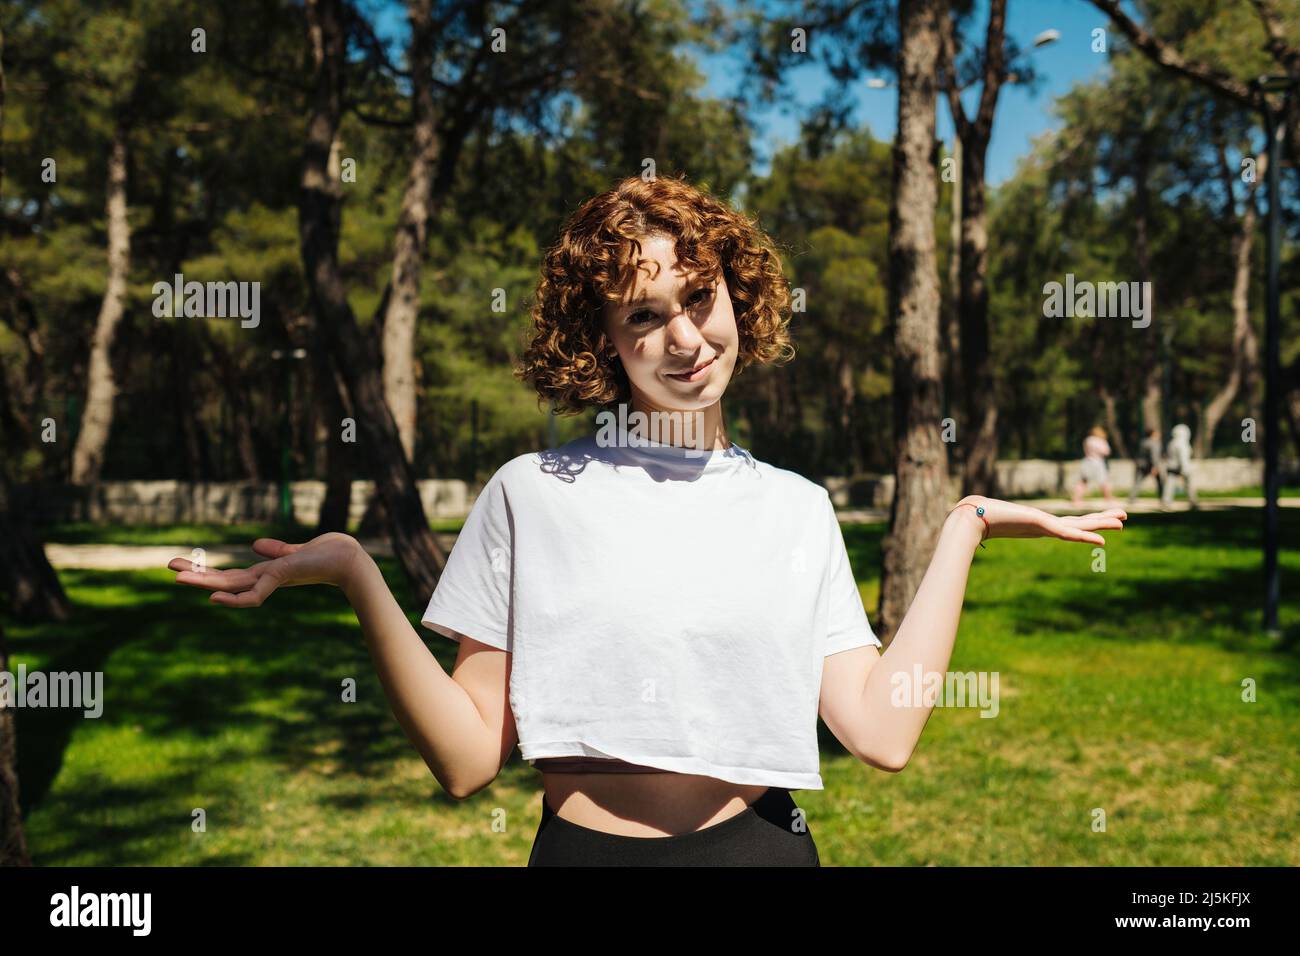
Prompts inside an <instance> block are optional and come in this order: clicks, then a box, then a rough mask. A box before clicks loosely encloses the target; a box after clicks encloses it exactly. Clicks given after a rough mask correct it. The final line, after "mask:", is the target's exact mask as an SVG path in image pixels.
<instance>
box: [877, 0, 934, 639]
mask: <svg viewBox="0 0 1300 956" xmlns="http://www.w3.org/2000/svg"><path fill="white" fill-rule="evenodd" d="M941 14H945V15H946V7H945V5H944V4H942V3H941V2H940V0H900V3H899V11H898V19H899V36H900V37H902V42H901V47H900V49H899V60H898V134H897V139H896V140H895V143H894V163H893V187H894V188H893V198H892V202H891V204H890V212H889V276H890V283H889V297H890V310H889V311H890V315H891V317H892V319H893V326H894V328H893V332H894V355H893V363H894V389H893V402H894V482H895V484H894V501H893V505H892V506H891V508H890V515H889V534H888V536H887V537H886V538H885V542H884V548H883V551H884V555H883V558H884V559H883V568H882V575H881V582H880V610H879V614H878V618H877V625H876V626H877V630H878V631H879V632H880V633H881V635H882V637H883V638H888V637H890V636H892V635H893V633H894V631H895V629H896V628H897V627H898V625H899V624H900V623H901V622H902V620H903V615H904V614H905V613H906V611H907V608H908V606H909V605H910V604H911V602H912V598H913V597H914V596H915V595H916V589H917V588H918V587H919V586H920V583H921V578H922V576H923V575H924V573H925V569H926V566H927V564H928V563H929V560H930V556H931V554H932V553H933V551H934V545H935V541H936V540H937V538H938V534H939V529H940V526H941V525H942V523H943V516H944V509H943V505H944V502H946V501H947V498H948V487H947V484H948V459H947V455H946V453H945V451H944V447H943V442H942V441H941V440H940V434H939V417H940V415H941V414H942V408H943V401H942V400H943V387H942V378H941V377H942V374H943V373H942V368H941V364H942V363H941V361H940V358H939V272H938V264H937V262H936V259H935V236H934V212H935V205H936V203H937V202H938V190H937V183H936V180H937V176H936V174H935V166H934V145H935V144H934V123H935V94H936V83H935V72H936V62H937V58H938V50H939V17H940V15H941Z"/></svg>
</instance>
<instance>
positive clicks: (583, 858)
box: [528, 787, 821, 866]
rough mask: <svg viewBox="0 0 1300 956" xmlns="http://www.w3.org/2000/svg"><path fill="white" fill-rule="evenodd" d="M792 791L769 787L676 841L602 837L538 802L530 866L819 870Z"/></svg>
mask: <svg viewBox="0 0 1300 956" xmlns="http://www.w3.org/2000/svg"><path fill="white" fill-rule="evenodd" d="M794 811H795V802H794V800H793V799H792V798H791V797H790V791H789V790H785V789H782V788H779V787H769V788H768V789H767V790H766V791H764V793H763V795H762V796H761V797H759V798H758V799H757V800H756V801H754V803H752V804H750V805H749V806H748V807H746V808H745V809H744V810H742V811H741V812H740V813H737V814H736V815H735V816H731V817H728V818H727V819H726V820H723V821H722V822H721V823H715V824H713V825H712V826H708V827H705V828H704V829H703V830H696V831H694V832H692V833H681V834H678V835H676V836H663V837H636V836H624V835H622V834H618V833H604V832H602V831H600V830H592V829H590V828H588V827H584V826H580V825H579V824H576V823H574V822H572V821H571V820H565V819H563V818H562V817H558V816H556V815H555V811H554V810H553V809H552V808H551V806H550V804H549V803H547V802H546V796H545V794H543V796H542V822H541V824H540V825H539V826H538V828H537V836H536V838H535V839H534V840H533V851H532V854H531V855H530V856H529V858H528V865H529V866H821V860H820V859H819V858H818V856H817V845H816V844H815V843H814V842H813V837H812V833H811V831H809V830H808V829H807V825H806V823H804V822H803V820H802V814H796V813H795V812H794Z"/></svg>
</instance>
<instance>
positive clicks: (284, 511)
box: [271, 349, 307, 524]
mask: <svg viewBox="0 0 1300 956" xmlns="http://www.w3.org/2000/svg"><path fill="white" fill-rule="evenodd" d="M306 357H307V350H306V349H272V350H271V358H272V359H274V360H275V361H280V360H281V359H284V360H285V361H286V365H285V372H284V431H283V435H282V440H281V443H280V519H281V520H282V521H283V522H284V523H285V524H289V523H291V522H292V521H293V501H292V498H291V496H290V494H289V446H290V444H292V442H293V368H294V366H293V361H296V360H301V359H305V358H306Z"/></svg>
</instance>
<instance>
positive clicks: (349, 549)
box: [167, 532, 361, 607]
mask: <svg viewBox="0 0 1300 956" xmlns="http://www.w3.org/2000/svg"><path fill="white" fill-rule="evenodd" d="M253 551H254V552H255V553H257V554H260V555H262V556H263V557H265V558H268V559H270V560H267V561H259V562H258V563H257V564H253V565H250V566H249V567H247V568H234V569H230V570H226V571H213V570H209V569H206V568H204V569H195V566H194V563H193V562H192V561H190V560H188V559H186V558H172V559H171V561H169V562H168V563H167V567H168V569H170V570H172V571H177V572H179V573H178V574H177V575H176V583H177V584H188V585H191V586H193V587H197V588H205V589H207V590H209V591H211V592H212V598H211V600H212V602H213V603H214V604H221V605H224V606H226V607H259V606H260V605H261V604H262V602H263V601H265V600H266V599H267V598H268V597H270V595H271V592H272V591H274V590H275V589H276V588H281V587H296V586H299V585H303V584H335V585H337V584H339V583H340V582H342V581H343V580H344V579H345V577H346V576H347V573H348V570H349V569H350V568H351V566H352V562H353V560H354V559H355V557H356V556H357V554H358V553H360V551H361V548H360V546H359V545H358V544H357V541H356V539H355V538H353V537H352V536H351V535H346V534H340V533H338V532H330V533H328V534H322V535H320V536H318V537H315V538H312V539H311V540H310V541H307V542H305V543H303V544H289V543H288V542H286V541H281V540H279V539H278V538H258V539H257V540H256V541H254V542H253Z"/></svg>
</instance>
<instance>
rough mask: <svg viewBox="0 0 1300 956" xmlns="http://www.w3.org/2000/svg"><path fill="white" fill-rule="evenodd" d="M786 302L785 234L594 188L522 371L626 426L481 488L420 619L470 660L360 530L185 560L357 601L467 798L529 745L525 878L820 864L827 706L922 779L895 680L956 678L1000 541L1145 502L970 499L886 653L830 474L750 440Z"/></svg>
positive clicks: (775, 359) (912, 722)
mask: <svg viewBox="0 0 1300 956" xmlns="http://www.w3.org/2000/svg"><path fill="white" fill-rule="evenodd" d="M788 310H789V288H788V285H787V283H786V280H785V278H784V276H783V274H782V272H781V264H780V257H779V256H778V254H777V253H776V251H775V249H774V247H773V245H772V243H771V240H770V239H768V237H767V236H766V235H764V234H763V232H762V231H761V230H760V229H759V228H758V226H757V224H756V223H754V222H753V221H752V220H751V219H750V218H749V217H746V216H744V215H742V214H741V213H739V212H737V211H735V210H733V209H731V208H730V207H729V206H727V205H726V204H725V203H723V202H721V201H719V200H717V199H716V198H714V197H712V196H709V195H708V194H707V193H705V192H703V191H701V190H699V189H697V188H695V187H693V186H691V185H689V184H687V183H685V182H683V181H681V180H677V179H670V178H663V177H661V178H658V179H655V180H651V181H648V182H647V181H645V180H643V179H641V178H640V177H638V176H633V177H629V178H628V179H626V180H624V181H622V182H620V183H619V184H618V185H617V186H616V187H615V188H613V189H611V190H609V191H607V192H604V193H601V194H600V195H598V196H595V197H593V198H591V199H589V200H587V201H586V202H585V203H583V204H582V206H581V207H580V208H579V209H578V210H577V211H576V212H575V213H574V214H573V216H572V217H571V218H570V220H569V221H568V222H567V223H566V224H565V226H564V229H563V232H562V235H561V237H560V240H559V242H557V243H556V245H555V246H554V247H553V248H551V249H550V250H549V251H548V253H547V255H546V259H545V263H544V266H543V271H542V277H541V280H540V282H539V285H538V294H537V304H536V306H535V307H534V310H533V318H534V329H533V334H532V338H531V341H530V342H529V344H528V346H527V348H526V350H525V354H524V358H523V362H522V363H521V365H520V367H519V374H520V376H521V377H522V378H523V379H524V380H525V381H526V382H528V383H529V384H530V385H531V386H532V387H533V388H534V390H535V391H536V392H537V394H538V396H539V399H541V400H546V401H550V402H554V403H555V405H556V407H557V408H559V409H560V410H562V411H566V412H576V411H581V410H583V409H586V408H597V409H600V410H601V411H603V412H610V413H612V414H613V416H614V417H613V418H612V419H606V420H604V422H603V424H600V427H599V429H598V431H597V432H596V433H595V434H593V435H591V436H589V437H587V438H585V439H581V440H579V441H577V442H571V443H569V444H568V445H565V446H563V447H561V448H558V449H547V450H545V451H543V452H539V453H536V454H529V455H521V456H518V457H516V458H514V459H512V460H511V461H509V462H507V463H505V464H504V465H502V467H501V468H500V469H498V470H497V472H496V473H495V474H494V475H493V476H492V478H491V480H489V481H488V483H487V485H486V486H485V487H484V488H483V490H482V491H481V492H480V494H479V496H478V498H477V499H476V501H475V503H474V506H473V508H472V510H471V513H470V515H469V516H468V518H467V519H466V522H465V526H464V530H463V531H462V532H461V535H460V537H459V538H458V539H457V541H456V544H455V546H454V547H453V549H452V551H451V554H450V557H449V560H448V563H447V566H446V568H445V569H444V571H443V574H442V577H441V579H440V581H439V583H438V586H437V588H436V590H435V592H434V594H433V595H432V596H431V599H430V601H429V604H428V607H427V608H426V610H425V613H424V615H423V617H422V621H423V623H424V625H425V626H426V627H429V628H431V629H432V630H433V631H436V632H438V633H440V634H443V635H446V636H448V637H450V638H452V639H455V640H457V641H458V642H459V649H458V655H457V659H456V663H455V666H454V668H453V670H452V672H451V674H448V673H447V672H446V671H444V670H443V668H442V667H441V666H440V665H439V663H438V662H437V660H436V658H435V657H434V656H433V654H432V653H431V652H430V651H429V649H428V647H427V646H426V645H425V643H424V641H423V640H422V639H421V637H420V635H419V634H417V633H416V631H415V629H414V628H413V627H412V625H411V623H410V621H409V620H408V619H407V616H406V614H405V612H404V610H403V609H402V608H401V607H400V606H399V605H398V604H397V602H396V601H395V600H394V598H393V596H392V594H391V592H390V591H389V589H388V587H387V586H386V584H385V582H384V580H383V577H382V575H381V574H380V572H379V570H378V567H377V566H376V564H375V562H374V561H373V560H372V559H371V558H370V556H369V555H368V554H366V552H365V551H364V550H362V549H361V548H360V546H359V545H358V544H357V542H356V540H355V539H353V538H352V537H350V536H348V535H344V534H327V535H321V536H320V537H317V538H315V539H313V540H312V541H309V542H306V543H305V544H288V543H286V542H283V541H278V540H270V539H259V540H257V541H256V542H254V549H255V550H256V551H257V553H258V554H260V555H262V556H264V557H265V558H266V559H267V560H265V561H263V562H261V563H259V564H255V565H253V566H252V567H250V568H247V569H243V570H227V571H196V570H193V569H192V568H191V566H190V563H189V562H188V561H187V560H185V559H183V558H176V559H174V560H173V561H172V562H171V563H170V564H169V565H168V567H170V568H171V569H172V570H175V571H177V572H179V573H178V574H177V577H176V580H177V581H178V582H179V583H182V584H189V585H194V586H196V587H201V588H206V589H209V590H211V591H213V592H215V593H213V595H212V600H213V601H214V602H215V603H217V604H221V605H223V606H227V607H237V608H238V607H244V608H247V607H257V606H259V605H261V604H262V602H263V601H265V600H266V599H267V597H268V596H269V595H270V594H271V593H272V592H273V591H274V590H275V589H276V588H278V587H285V586H291V585H298V584H313V583H327V584H332V585H335V586H337V587H339V588H341V590H342V591H343V593H344V594H345V595H346V597H347V598H348V600H349V601H350V602H351V604H352V606H353V608H354V609H355V611H356V615H357V619H358V621H359V622H360V625H361V629H362V632H363V633H364V635H365V638H366V642H367V644H368V647H369V649H370V652H371V654H372V657H373V659H374V662H375V666H376V668H377V670H378V673H379V677H380V680H381V682H382V684H383V687H384V692H385V694H386V695H387V696H388V699H389V701H390V703H391V705H392V707H393V711H394V713H395V715H396V716H397V719H398V721H399V722H400V723H401V725H402V727H403V729H404V730H405V731H406V733H407V735H408V736H409V737H410V739H411V741H412V742H413V744H414V745H415V747H416V748H417V749H418V750H419V752H420V754H421V756H422V757H423V758H424V760H425V762H426V764H427V765H428V766H429V768H430V770H431V771H432V772H433V774H434V776H435V777H436V778H437V779H438V781H439V782H440V783H441V784H442V785H443V787H445V788H446V790H447V791H448V792H449V793H450V794H452V795H453V796H454V797H457V798H465V797H468V796H469V795H471V794H473V793H476V792H478V791H479V790H482V789H483V788H484V787H487V786H488V785H489V784H490V783H491V782H492V781H493V779H495V777H496V776H497V774H498V773H499V772H500V770H501V769H502V767H503V766H504V765H505V763H506V762H507V760H509V758H510V755H511V753H512V752H513V750H514V749H515V746H516V744H518V745H519V747H520V749H521V751H522V752H523V757H524V758H525V759H527V760H530V761H534V762H535V764H534V765H535V766H537V768H538V769H539V770H542V771H543V813H542V823H541V826H539V828H538V832H537V836H536V838H535V839H534V845H533V851H532V855H531V857H530V859H529V863H530V865H564V864H574V863H577V864H591V865H606V864H608V865H616V864H628V863H639V864H647V865H659V864H670V865H729V864H758V865H814V866H815V865H818V864H819V857H818V855H817V852H816V848H815V845H814V844H813V842H812V838H811V833H810V832H809V830H808V827H807V824H806V821H805V819H804V815H803V813H802V812H801V811H800V810H799V809H798V808H797V807H795V805H794V803H793V801H792V800H791V798H790V796H789V791H790V790H793V789H810V788H811V789H816V788H819V787H820V786H821V778H820V774H819V772H818V766H817V764H818V753H817V732H816V731H817V719H818V717H819V716H820V717H821V719H822V720H824V721H825V723H826V726H827V727H828V728H829V730H830V731H831V733H833V734H834V735H835V737H836V738H837V739H838V740H839V741H840V742H841V743H842V744H843V745H844V747H845V749H846V750H847V751H848V752H849V753H850V754H852V755H853V756H854V757H856V758H857V759H858V760H860V761H862V762H863V763H865V764H867V765H869V766H872V767H875V768H878V769H881V770H885V771H889V772H896V771H899V770H901V769H902V768H903V767H904V766H906V765H907V762H908V760H909V758H910V756H911V754H912V752H913V749H914V748H915V747H916V744H917V741H918V739H919V738H920V735H921V732H922V730H923V729H924V728H925V725H926V722H927V721H928V720H929V717H930V712H931V709H932V707H933V702H932V701H931V700H930V699H929V698H928V697H922V699H920V700H914V699H908V700H906V701H900V700H898V699H897V696H896V693H895V691H896V682H895V681H894V680H893V677H894V675H898V674H902V675H904V676H905V677H907V678H909V679H910V678H911V677H912V676H913V675H914V674H915V673H916V672H918V671H920V672H923V673H925V674H934V673H939V674H942V673H943V672H945V671H946V670H947V667H948V662H949V660H950V658H951V655H952V650H953V642H954V640H955V638H956V633H957V623H958V619H959V617H960V614H961V606H962V600H963V596H964V593H965V588H966V578H967V574H968V572H969V569H970V565H971V560H972V558H973V556H974V553H975V550H976V549H977V548H978V547H979V545H980V543H981V542H982V541H983V540H985V539H988V538H997V537H1052V538H1059V539H1062V540H1065V541H1076V542H1083V543H1085V544H1090V545H1096V544H1101V543H1103V540H1102V537H1101V535H1099V534H1098V532H1099V531H1102V530H1105V529H1120V528H1122V527H1123V523H1124V520H1125V519H1126V517H1127V515H1126V514H1125V513H1124V511H1122V510H1120V509H1115V510H1112V511H1107V512H1104V513H1100V514H1090V515H1084V516H1080V517H1057V516H1054V515H1051V514H1047V513H1046V512H1043V511H1039V510H1038V509H1035V508H1030V507H1027V506H1024V505H1018V504H1012V503H1009V502H1005V501H998V500H996V499H991V498H983V497H975V496H971V497H967V498H964V499H962V501H960V502H958V503H957V504H956V506H952V507H951V510H950V512H949V514H948V516H947V519H946V520H945V522H944V524H943V527H942V531H941V533H940V535H939V537H938V540H937V542H936V544H935V548H934V552H933V556H932V558H931V560H930V564H929V567H928V570H927V571H926V574H925V576H924V578H923V580H922V582H921V585H920V587H919V589H918V591H917V593H916V596H915V598H914V599H913V602H912V605H911V607H910V608H909V610H908V611H907V614H906V615H905V616H904V618H903V620H902V621H901V622H900V623H899V625H898V627H897V628H896V630H895V632H894V635H893V638H892V640H891V642H890V644H889V647H888V649H885V650H883V653H882V645H881V642H880V641H879V639H877V637H876V636H875V634H874V633H872V630H871V627H870V625H869V624H868V622H867V618H866V614H865V611H864V609H863V607H862V601H861V597H860V596H859V594H858V590H857V586H856V582H855V581H854V576H853V572H852V569H851V568H850V566H849V560H848V554H847V549H846V547H845V543H844V539H843V536H842V534H841V532H840V529H839V524H838V522H837V520H836V518H835V513H834V508H833V507H832V506H831V503H830V499H829V497H828V496H827V494H826V492H825V490H824V489H822V488H821V487H820V486H818V485H816V484H814V483H813V482H811V481H808V480H807V479H805V478H803V477H801V476H800V475H798V474H795V473H794V472H791V471H787V470H784V469H780V468H775V467H772V466H771V465H768V464H766V463H764V462H761V461H758V460H757V459H755V458H754V457H753V456H752V455H751V454H749V452H747V451H746V450H745V449H743V448H741V447H740V446H739V445H737V444H736V443H735V442H734V441H733V440H732V439H731V437H730V436H729V435H728V433H727V427H726V418H725V416H724V414H723V408H722V398H723V394H724V392H725V391H726V389H727V386H728V385H729V384H730V382H731V380H732V378H733V376H735V375H736V374H739V373H740V372H741V371H742V370H743V369H744V368H745V367H746V366H748V365H750V364H752V363H759V364H766V363H779V362H782V361H786V360H788V359H789V358H790V357H791V356H792V354H793V349H792V347H791V345H790V339H789V333H788V322H789V318H790V316H789V314H788ZM629 412H630V413H631V414H629ZM637 413H640V415H642V416H644V419H641V418H638V417H637ZM598 424H599V423H598ZM656 425H658V426H661V427H658V428H656V427H655V426H656ZM663 426H667V427H663ZM936 427H937V423H936ZM934 506H935V507H949V506H948V505H946V504H945V503H943V502H938V501H936V502H935V503H934ZM554 762H558V764H557V763H554ZM609 770H618V771H621V772H615V773H611V772H598V771H609Z"/></svg>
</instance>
